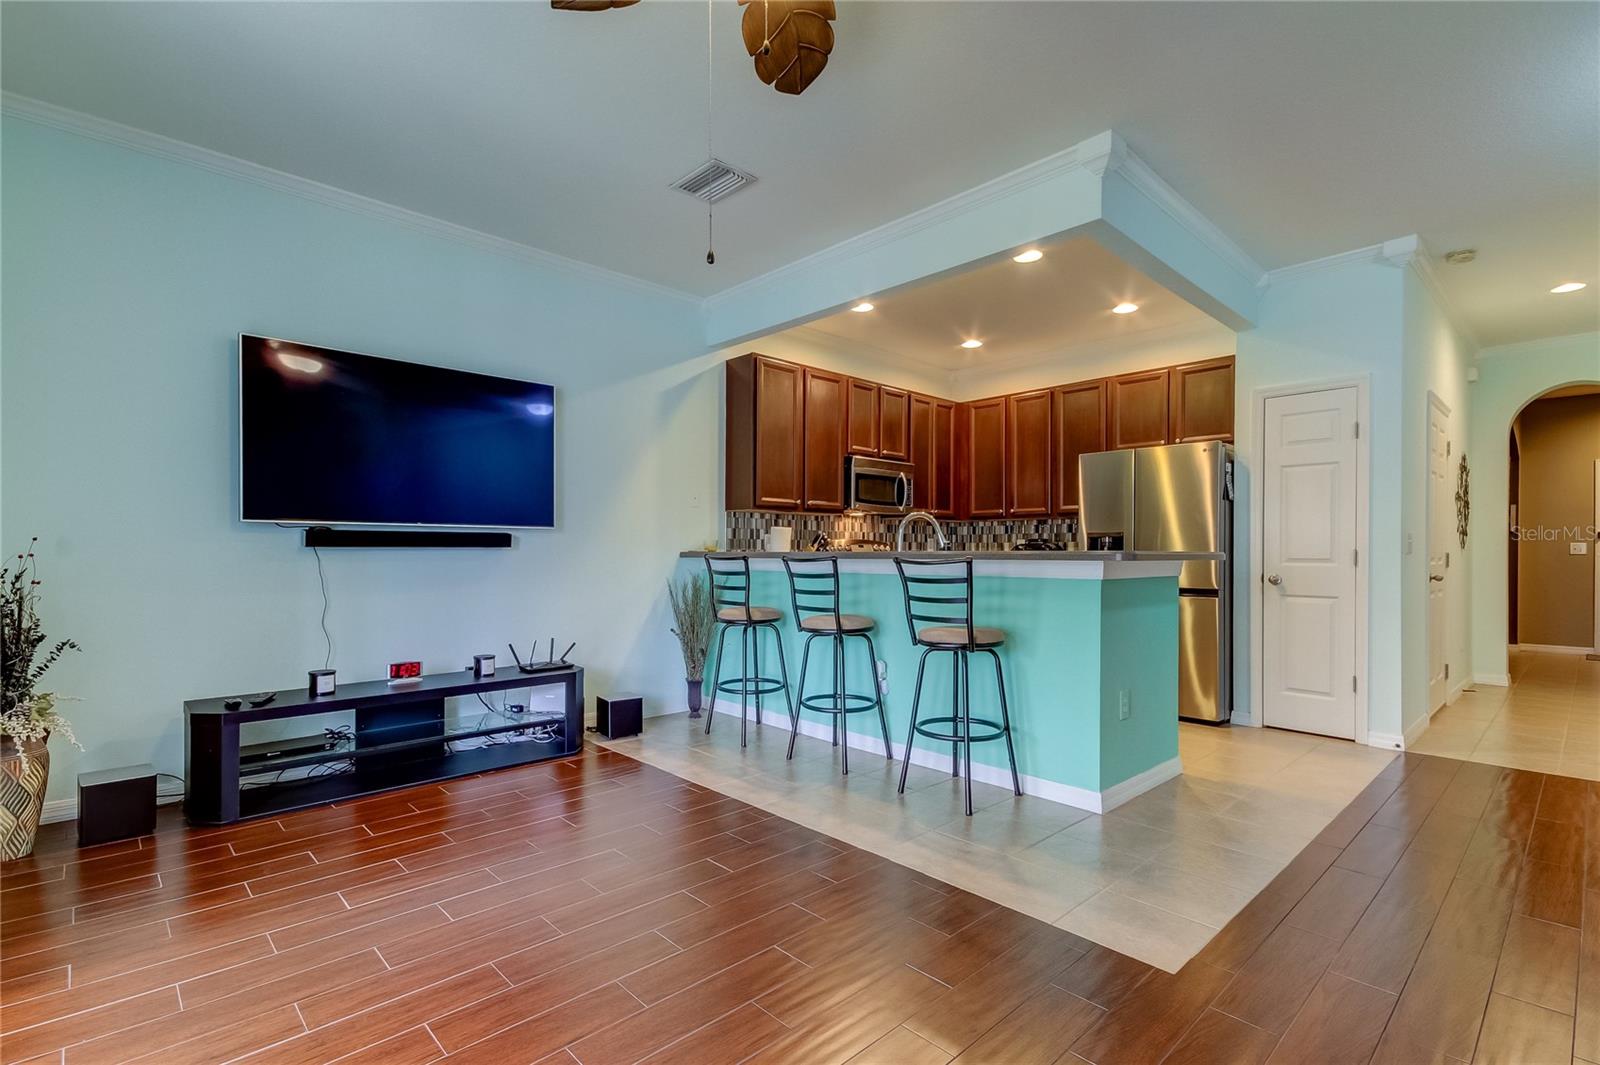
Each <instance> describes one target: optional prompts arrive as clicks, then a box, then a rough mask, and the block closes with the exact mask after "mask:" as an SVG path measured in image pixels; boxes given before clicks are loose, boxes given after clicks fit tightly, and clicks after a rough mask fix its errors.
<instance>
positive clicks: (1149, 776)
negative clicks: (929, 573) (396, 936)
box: [716, 699, 1183, 814]
mask: <svg viewBox="0 0 1600 1065" xmlns="http://www.w3.org/2000/svg"><path fill="white" fill-rule="evenodd" d="M716 707H717V713H718V714H725V715H728V716H729V717H730V718H737V717H738V716H739V704H738V702H736V701H735V702H733V703H732V704H731V705H730V704H729V703H728V702H727V701H726V700H723V699H718V700H717V703H716ZM761 723H762V724H764V725H768V726H770V727H772V728H775V729H781V730H783V731H784V732H788V731H789V715H788V714H787V713H785V712H784V711H782V710H767V709H765V708H763V710H762V713H761ZM734 727H735V728H737V727H738V726H734ZM800 735H802V736H810V737H811V738H812V739H818V740H826V741H830V742H831V741H832V739H833V728H832V726H831V725H830V724H829V723H828V722H826V721H821V720H815V719H812V718H808V717H802V718H801V719H800ZM844 742H846V743H848V744H849V745H850V746H851V748H853V749H855V750H858V751H866V752H868V753H870V754H876V755H880V756H881V755H882V754H883V736H882V735H880V734H879V733H876V732H852V731H849V730H846V732H845V734H844ZM930 742H932V741H929V740H924V741H923V743H924V744H927V743H930ZM889 751H890V753H891V755H892V756H893V757H894V758H895V759H897V760H898V759H901V758H902V757H903V754H904V751H905V744H903V743H898V742H896V741H895V739H894V737H893V736H891V737H890V739H889ZM911 764H912V765H920V766H922V767H923V768H925V769H938V770H942V771H944V772H946V773H948V772H949V771H950V755H949V753H948V752H944V751H937V750H934V749H932V748H930V747H928V746H925V745H924V746H913V747H912V748H911ZM1182 773H1183V760H1182V759H1181V758H1176V757H1175V758H1170V759H1168V760H1167V761H1165V762H1162V763H1161V764H1160V765H1157V766H1152V767H1151V768H1149V769H1147V770H1145V771H1144V772H1143V773H1140V774H1138V775H1137V776H1133V777H1129V778H1128V779H1127V780H1124V781H1121V782H1120V783H1117V784H1113V785H1112V786H1111V787H1109V788H1107V789H1106V790H1105V791H1091V790H1089V789H1088V788H1078V787H1073V786H1072V785H1071V784H1062V783H1060V782H1058V781H1054V780H1045V779H1043V778H1042V777H1034V776H1029V775H1028V774H1027V773H1019V774H1018V776H1019V777H1020V778H1021V781H1022V793H1023V794H1024V795H1032V796H1034V797H1035V798H1039V799H1048V800H1049V801H1050V802H1055V803H1060V804H1061V805H1063V806H1071V807H1075V808H1076V809H1079V810H1088V811H1089V812H1090V813H1095V814H1103V813H1106V812H1107V811H1110V810H1113V809H1115V808H1117V807H1118V806H1121V805H1122V804H1123V803H1125V802H1127V801H1129V800H1130V799H1133V798H1135V797H1137V796H1139V795H1142V794H1144V793H1145V792H1147V791H1149V790H1150V789H1151V788H1154V787H1157V786H1158V785H1161V784H1164V783H1166V782H1167V781H1169V780H1171V779H1173V778H1174V777H1177V776H1179V775H1181V774H1182ZM972 779H973V780H976V781H977V782H979V783H980V784H993V785H995V786H996V787H1001V788H1009V787H1011V770H1010V769H1008V768H1007V767H1005V766H993V765H987V764H985V763H983V762H973V763H972Z"/></svg>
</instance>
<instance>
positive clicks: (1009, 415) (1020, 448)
mask: <svg viewBox="0 0 1600 1065" xmlns="http://www.w3.org/2000/svg"><path fill="white" fill-rule="evenodd" d="M1005 433H1006V438H1005V439H1006V451H1005V454H1006V461H1005V477H1004V483H1005V499H1006V513H1007V514H1008V515H1010V516H1013V517H1019V518H1022V517H1046V516H1048V515H1049V514H1050V482H1051V480H1052V479H1053V475H1054V473H1055V469H1054V466H1053V463H1052V462H1051V458H1050V456H1051V451H1052V447H1051V442H1052V441H1051V438H1052V437H1053V436H1054V434H1053V433H1052V432H1051V423H1050V389H1048V388H1041V389H1038V390H1037V391H1034V392H1019V393H1017V394H1015V395H1011V396H1007V397H1006V414H1005Z"/></svg>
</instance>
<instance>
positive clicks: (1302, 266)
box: [1257, 242, 1394, 288]
mask: <svg viewBox="0 0 1600 1065" xmlns="http://www.w3.org/2000/svg"><path fill="white" fill-rule="evenodd" d="M1390 243H1394V242H1390ZM1385 246H1386V245H1384V244H1368V245H1367V246H1366V247H1363V248H1352V249H1351V250H1349V251H1341V252H1339V253H1337V254H1335V255H1324V256H1323V257H1322V258H1320V259H1307V260H1306V261H1305V262H1303V263H1291V264H1290V265H1288V266H1280V267H1278V268H1277V269H1276V270H1268V271H1267V272H1266V273H1264V274H1262V275H1261V280H1260V281H1259V282H1257V283H1258V284H1259V285H1260V287H1262V288H1267V287H1269V286H1271V285H1280V284H1283V283H1284V282H1286V281H1298V280H1299V279H1300V278H1302V277H1307V276H1309V275H1311V274H1319V273H1321V272H1322V271H1324V270H1337V269H1338V268H1339V267H1341V266H1353V265H1355V264H1357V263H1377V262H1384V261H1386V260H1385V256H1384V248H1385ZM1391 265H1393V264H1392V262H1391Z"/></svg>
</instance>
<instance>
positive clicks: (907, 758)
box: [894, 558, 1022, 817]
mask: <svg viewBox="0 0 1600 1065" xmlns="http://www.w3.org/2000/svg"><path fill="white" fill-rule="evenodd" d="M894 564H895V568H896V569H897V570H899V572H900V587H901V589H902V590H903V591H904V592H905V599H906V627H907V628H908V629H910V631H911V642H912V643H913V644H915V645H916V646H918V647H921V648H922V649H923V651H922V657H921V658H919V659H918V660H917V684H916V688H915V694H913V695H912V697H911V728H910V730H909V731H907V733H906V749H905V753H904V755H903V756H902V757H901V761H900V792H901V793H902V794H904V793H905V790H906V773H907V772H908V771H909V770H910V768H911V744H912V742H913V741H914V740H915V739H916V737H917V736H918V735H919V734H920V735H922V736H926V737H927V738H928V739H931V740H944V741H946V742H948V743H949V744H950V775H951V776H964V777H965V778H966V796H965V798H966V810H967V816H968V817H971V816H972V745H973V744H974V743H987V742H989V741H991V740H999V739H1003V740H1005V741H1006V758H1007V759H1008V760H1009V761H1010V763H1011V790H1012V791H1013V792H1015V793H1016V794H1017V795H1021V794H1022V780H1021V778H1020V777H1018V776H1017V752H1016V750H1015V748H1013V746H1012V744H1011V714H1010V711H1009V710H1008V709H1007V707H1006V678H1005V672H1004V670H1003V668H1002V667H1001V663H1000V652H999V651H998V650H996V648H998V647H1000V646H1001V645H1002V644H1004V643H1005V641H1006V634H1005V630H1004V629H996V628H989V627H987V626H982V625H975V624H973V620H972V613H973V611H972V559H970V558H960V559H948V560H947V559H909V558H896V559H895V560H894ZM919 625H920V626H921V627H920V628H919V627H918V626H919ZM931 654H949V655H950V716H949V717H929V718H925V719H923V720H921V721H919V720H918V719H917V714H918V712H919V710H920V707H921V703H922V675H923V670H924V669H925V668H926V666H927V664H928V656H929V655H931ZM974 654H986V655H988V656H989V657H990V658H992V659H994V679H995V686H996V688H997V689H998V691H999V696H1000V720H999V721H992V720H989V719H987V718H980V717H973V716H972V683H971V677H970V675H969V673H968V659H969V658H970V657H971V656H972V655H974ZM945 724H948V725H949V726H950V731H949V732H941V731H938V730H937V728H936V726H939V725H945ZM973 725H979V726H981V727H982V728H984V729H987V730H988V731H987V732H983V733H978V734H975V733H974V732H973V731H972V726H973ZM958 757H959V759H960V760H959V761H958Z"/></svg>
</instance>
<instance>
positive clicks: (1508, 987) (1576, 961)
mask: <svg viewBox="0 0 1600 1065" xmlns="http://www.w3.org/2000/svg"><path fill="white" fill-rule="evenodd" d="M840 786H845V785H843V784H841V785H840ZM162 825H163V827H162V829H161V830H160V831H159V832H158V833H157V834H156V835H154V836H151V837H146V838H145V839H143V840H134V841H128V842H124V843H118V844H111V845H108V846H104V847H100V848H95V849H93V850H88V851H78V850H77V849H75V848H74V847H73V845H72V841H71V837H70V836H69V835H68V834H67V833H68V828H67V827H66V826H51V827H50V828H49V829H47V831H46V832H45V834H44V838H43V839H42V840H41V842H40V846H39V849H38V853H37V854H36V855H35V856H34V857H33V858H30V859H26V860H24V861H20V862H14V863H10V864H8V865H7V866H5V867H4V868H3V869H0V888H3V892H0V922H3V923H0V981H3V982H0V1062H3V1063H10V1062H22V1061H44V1062H63V1063H70V1065H81V1063H91V1062H122V1061H141V1062H162V1063H174V1062H176V1063H189V1062H223V1061H244V1062H250V1063H252V1065H259V1063H267V1062H274V1063H276V1062H286V1063H287V1062H298V1063H312V1062H332V1061H339V1062H346V1063H357V1062H372V1063H401V1065H404V1063H411V1062H416V1063H423V1062H430V1061H435V1060H439V1059H442V1058H446V1057H448V1059H449V1060H451V1061H461V1062H479V1061H482V1062H493V1063H496V1065H504V1063H519V1062H540V1063H543V1065H579V1063H581V1065H610V1063H627V1062H640V1061H647V1062H651V1063H652V1065H655V1063H666V1062H684V1063H694V1065H715V1063H718V1062H730V1063H731V1062H740V1061H749V1062H763V1063H766V1062H797V1063H805V1065H829V1063H841V1062H854V1063H856V1065H866V1063H876V1065H919V1063H924V1062H926V1063H929V1065H942V1063H948V1062H952V1061H954V1062H959V1063H961V1065H973V1063H981V1062H989V1063H1006V1065H1011V1063H1031V1062H1039V1063H1048V1062H1061V1063H1065V1065H1081V1063H1083V1062H1088V1063H1092V1065H1114V1063H1119V1062H1163V1061H1164V1062H1168V1063H1178V1062H1203V1063H1220V1062H1268V1061H1270V1062H1274V1063H1277V1062H1286V1063H1302V1062H1319V1063H1321V1062H1350V1063H1366V1062H1396V1063H1414V1062H1446V1063H1448V1062H1520V1063H1543V1062H1551V1063H1560V1065H1571V1063H1572V1062H1574V1061H1576V1062H1579V1063H1586V1062H1593V1063H1597V1065H1600V785H1596V784H1592V783H1588V782H1584V781H1576V780H1570V779H1566V778H1561V777H1554V776H1541V775H1540V774H1537V773H1528V772H1521V771H1516V770H1503V769H1499V768H1496V767H1493V766H1486V765H1478V764H1470V763H1461V762H1455V761H1450V760H1447V759H1441V758H1430V757H1418V756H1402V757H1401V758H1399V759H1397V760H1396V762H1395V763H1394V764H1393V765H1392V766H1391V767H1390V768H1389V769H1387V770H1385V771H1384V772H1383V773H1382V774H1381V775H1380V776H1379V777H1378V778H1377V779H1376V780H1374V781H1373V783H1372V785H1371V786H1370V787H1368V788H1367V790H1366V791H1365V792H1364V793H1363V794H1362V795H1361V796H1359V797H1358V798H1357V799H1356V801H1355V802H1354V803H1352V804H1351V806H1350V807H1349V808H1348V809H1346V810H1345V811H1344V812H1343V813H1342V814H1341V815H1340V816H1339V817H1338V818H1337V819H1336V820H1335V821H1334V822H1333V823H1332V824H1331V825H1330V826H1329V827H1328V828H1327V830H1326V831H1324V832H1323V833H1322V835H1321V836H1320V837H1319V838H1318V839H1317V840H1316V842H1314V843H1312V844H1311V845H1310V846H1308V847H1307V848H1306V850H1305V851H1304V852H1303V853H1301V854H1300V855H1299V856H1298V857H1297V858H1296V859H1295V860H1294V861H1293V862H1292V863H1291V864H1290V865H1289V866H1288V867H1287V868H1286V869H1284V871H1283V872H1282V874H1281V875H1279V876H1278V878H1277V879H1276V880H1274V881H1273V882H1272V883H1271V884H1270V885H1269V886H1268V887H1267V888H1266V889H1265V890H1264V891H1263V892H1262V893H1261V894H1260V895H1258V896H1257V897H1256V898H1255V899H1254V900H1253V901H1252V902H1251V903H1250V904H1249V905H1248V906H1247V907H1246V908H1245V910H1244V911H1243V912H1241V913H1240V914H1239V915H1238V916H1237V917H1236V918H1235V919H1234V920H1233V921H1232V922H1231V923H1230V924H1229V925H1228V926H1227V927H1226V928H1225V929H1224V930H1223V931H1222V932H1221V934H1219V935H1218V936H1217V938H1216V939H1215V940H1213V941H1212V943H1211V944H1210V945H1209V946H1208V947H1207V948H1206V949H1205V950H1204V951H1203V952H1202V953H1201V954H1200V955H1199V956H1198V957H1196V958H1195V959H1194V960H1193V961H1192V962H1190V963H1189V964H1188V965H1186V966H1185V967H1184V968H1183V969H1182V970H1181V971H1179V972H1177V973H1170V974H1169V973H1165V972H1161V971H1159V970H1155V969H1152V968H1150V967H1149V966H1146V965H1144V964H1142V963H1140V962H1137V961H1134V960H1132V959H1130V958H1126V957H1123V956H1120V955H1117V954H1115V953H1113V952H1111V951H1108V950H1106V949H1104V948H1102V947H1098V946H1096V945H1094V944H1093V943H1090V942H1088V941H1086V940H1083V939H1080V938H1078V937H1076V936H1073V935H1072V934H1070V933H1067V932H1065V931H1062V930H1060V929H1057V928H1053V927H1051V926H1049V925H1046V924H1043V923H1041V922H1039V921H1036V920H1033V919H1031V918H1028V917H1025V916H1023V915H1021V914H1018V913H1015V912H1013V911H1010V910H1007V909H1003V908H1000V907H997V906H995V905H994V904H992V903H989V902H987V901H985V900H983V899H980V898H977V897H976V896H973V895H970V894H967V893H966V892H963V891H960V890H957V889H954V888H951V887H949V886H947V885H945V884H942V883H939V882H938V881H935V880H932V879H930V878H928V877H926V876H924V875H922V874H919V873H915V872H912V871H910V870H908V869H905V868H903V867H901V866H897V865H894V864H893V863H890V862H888V861H885V860H883V859H881V858H879V857H877V856H875V855H872V854H868V853H866V852H864V851H861V850H857V849H855V848H853V847H850V846H847V845H845V844H843V843H839V842H837V841H834V840H831V839H829V838H827V837H824V836H822V835H820V834H818V833H816V832H813V831H810V830H808V829H806V828H803V827H801V826H799V825H796V824H793V823H791V822H788V821H785V820H783V819H781V818H776V817H772V816H769V815H768V814H766V813H765V812H763V811H761V810H759V809H755V808H753V807H750V806H748V805H746V804H744V803H742V802H739V801H736V800H733V799H729V798H726V797H724V796H721V795H719V794H717V793H715V792H713V791H709V790H706V789H704V788H701V787H698V786H696V785H693V784H689V783H687V782H685V781H682V780H680V779H678V778H676V777H674V776H672V775H670V774H668V773H665V772H663V771H661V770H658V769H654V768H652V767H650V766H646V765H643V764H641V763H638V762H635V761H633V760H631V759H628V758H626V757H624V756H621V755H617V754H614V753H611V752H605V751H600V750H595V749H590V750H587V751H585V752H584V753H583V754H582V755H581V756H579V757H577V758H574V759H572V760H570V761H565V762H560V763H553V764H546V765H541V766H533V767H526V768H521V769H514V770H507V771H504V772H500V773H495V774H490V775H486V776H482V777H477V778H472V779H468V780H463V781H456V782H452V783H449V784H446V785H443V786H434V787H426V788H418V789H414V790H409V791H405V792H396V793H392V794H388V795H383V796H379V797H375V798H372V799H367V800H362V801H359V802H355V803H351V804H349V805H345V806H338V807H325V808H321V809H317V810H311V811H305V812H302V813H297V814H293V815H290V816H286V817H283V818H280V819H278V820H273V821H265V822H254V823H250V824H245V825H239V826H233V827H230V828H226V829H208V830H197V829H188V828H185V827H184V826H183V825H182V824H181V822H179V821H178V820H177V819H176V817H175V815H174V812H173V811H170V810H169V811H164V812H163V819H162Z"/></svg>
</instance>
